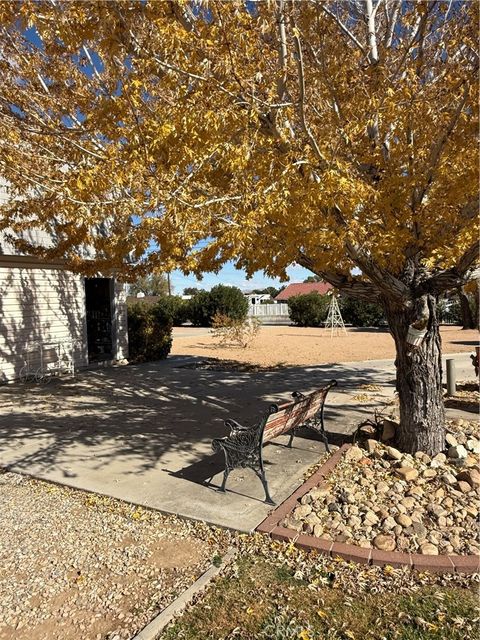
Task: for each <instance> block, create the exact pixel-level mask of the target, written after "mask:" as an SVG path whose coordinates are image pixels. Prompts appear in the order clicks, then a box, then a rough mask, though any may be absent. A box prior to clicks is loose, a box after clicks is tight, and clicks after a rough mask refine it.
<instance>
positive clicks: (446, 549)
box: [282, 420, 480, 555]
mask: <svg viewBox="0 0 480 640" xmlns="http://www.w3.org/2000/svg"><path fill="white" fill-rule="evenodd" d="M364 446H365V448H360V447H359V446H353V447H351V449H349V450H348V451H347V452H346V454H345V455H344V457H343V459H342V461H341V462H340V463H339V464H338V465H337V467H336V468H335V469H334V471H333V473H332V474H331V475H330V476H329V477H328V479H327V480H326V481H324V482H322V483H321V484H320V485H319V486H318V487H316V488H314V489H312V491H310V492H309V493H307V494H306V495H305V496H303V498H302V499H301V504H299V506H298V507H296V508H295V509H294V510H293V512H292V513H291V514H289V515H288V516H287V517H286V518H285V519H284V521H283V522H282V524H283V526H286V527H288V528H290V529H295V530H297V531H299V532H302V533H307V534H311V535H314V536H317V537H321V538H326V539H329V540H335V541H338V542H346V543H350V544H356V545H358V546H360V547H367V548H368V547H375V548H377V549H381V550H384V551H403V552H413V553H422V554H426V555H438V554H459V555H462V554H478V553H480V535H479V527H478V522H477V520H478V513H479V494H480V466H479V464H478V453H479V452H480V441H479V440H478V422H477V421H475V422H473V421H464V420H456V421H453V422H451V423H450V424H449V429H448V434H447V442H446V453H440V454H438V455H437V456H435V457H434V458H430V457H429V456H428V455H426V454H425V453H421V452H420V453H417V454H415V456H411V455H408V454H402V453H400V452H399V451H398V450H397V449H395V448H394V447H390V446H386V445H384V444H382V443H379V442H377V441H376V440H371V439H370V440H367V441H366V443H365V445H364Z"/></svg>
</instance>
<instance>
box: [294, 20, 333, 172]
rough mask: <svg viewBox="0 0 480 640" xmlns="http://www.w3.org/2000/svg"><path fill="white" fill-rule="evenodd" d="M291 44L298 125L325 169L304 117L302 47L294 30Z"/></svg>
mask: <svg viewBox="0 0 480 640" xmlns="http://www.w3.org/2000/svg"><path fill="white" fill-rule="evenodd" d="M293 42H294V43H295V52H296V56H295V57H296V61H297V70H298V88H299V93H300V96H299V99H298V106H299V110H300V123H301V126H302V129H303V131H304V133H305V134H306V136H307V138H308V141H309V143H310V146H311V147H312V149H313V151H314V153H315V155H316V156H317V158H318V159H319V161H320V166H321V168H322V169H326V168H327V162H326V160H325V158H324V156H323V154H322V152H321V151H320V148H319V146H318V144H317V141H316V140H315V138H314V136H313V134H312V132H311V131H310V129H309V127H308V124H307V120H306V117H305V74H304V69H303V55H302V45H301V44H300V38H299V36H298V31H297V29H296V28H295V29H294V33H293Z"/></svg>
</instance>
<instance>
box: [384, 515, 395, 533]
mask: <svg viewBox="0 0 480 640" xmlns="http://www.w3.org/2000/svg"><path fill="white" fill-rule="evenodd" d="M396 524H397V523H396V522H395V520H394V519H393V518H392V516H388V518H385V520H384V521H383V522H382V528H383V529H384V531H390V529H393V528H394V527H395V525H396Z"/></svg>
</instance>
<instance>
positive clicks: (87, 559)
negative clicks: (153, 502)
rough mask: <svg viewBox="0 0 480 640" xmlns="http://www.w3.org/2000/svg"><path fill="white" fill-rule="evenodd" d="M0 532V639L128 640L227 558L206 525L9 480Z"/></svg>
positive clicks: (3, 489)
mask: <svg viewBox="0 0 480 640" xmlns="http://www.w3.org/2000/svg"><path fill="white" fill-rule="evenodd" d="M0 530H1V532H2V534H1V536H0V593H1V594H2V596H1V598H0V640H54V639H58V640H60V639H61V640H127V639H129V638H131V637H132V636H133V635H135V634H136V633H137V632H138V631H139V630H140V629H141V628H142V627H144V626H145V625H146V624H147V623H148V622H149V621H150V620H151V618H153V617H154V616H155V615H156V614H157V613H158V612H159V611H160V610H161V609H163V608H164V607H165V606H166V605H168V604H169V603H170V602H171V601H172V600H173V599H174V598H175V597H176V596H177V595H178V594H179V593H181V592H183V591H184V590H185V589H186V588H188V587H189V586H190V585H191V584H192V582H194V580H195V579H196V578H197V577H198V576H199V575H200V574H201V573H202V572H203V571H204V570H205V569H206V568H207V567H208V566H209V565H210V563H211V561H212V558H213V557H215V555H217V554H220V555H221V554H223V553H224V550H225V546H224V543H223V542H222V541H221V539H220V537H219V538H218V539H217V540H216V539H214V537H213V535H212V532H213V530H212V529H210V528H208V527H206V526H204V525H196V526H195V525H193V524H192V523H189V522H187V521H182V520H179V519H176V518H174V517H168V516H163V515H161V514H160V513H156V512H153V511H148V510H145V509H141V508H139V507H134V506H132V505H129V504H127V503H124V502H120V501H118V500H112V499H110V498H106V497H102V496H98V495H95V494H91V493H85V492H83V491H76V490H73V489H67V488H63V487H59V486H56V485H53V484H50V483H47V482H37V481H36V480H30V479H28V478H26V477H24V476H20V475H18V474H15V473H8V472H7V473H5V472H3V473H2V472H1V471H0ZM218 535H219V536H220V534H218Z"/></svg>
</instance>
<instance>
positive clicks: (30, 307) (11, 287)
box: [0, 262, 128, 383]
mask: <svg viewBox="0 0 480 640" xmlns="http://www.w3.org/2000/svg"><path fill="white" fill-rule="evenodd" d="M66 339H72V340H73V341H74V350H73V355H74V362H75V367H76V368H78V367H84V366H87V365H88V353H87V331H86V310H85V286H84V278H83V277H82V276H79V275H76V274H74V273H71V272H70V271H67V270H65V269H62V268H61V267H58V266H52V267H50V268H49V267H45V266H43V265H42V266H35V265H33V264H28V263H26V264H21V263H17V264H15V263H13V264H2V263H1V262H0V383H2V382H8V381H10V380H14V379H16V378H18V377H19V376H20V375H21V372H22V368H23V367H24V365H25V357H26V351H27V349H28V348H29V345H31V344H32V343H36V342H41V343H43V344H45V343H51V342H58V341H61V340H66ZM113 346H114V349H113V350H114V359H123V358H126V357H127V355H128V339H127V317H126V302H125V293H124V286H123V285H122V284H121V283H119V282H116V281H115V284H114V296H113ZM47 357H48V352H47ZM30 360H31V362H32V363H33V365H35V363H36V361H37V360H38V356H37V355H36V354H33V355H31V356H30Z"/></svg>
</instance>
